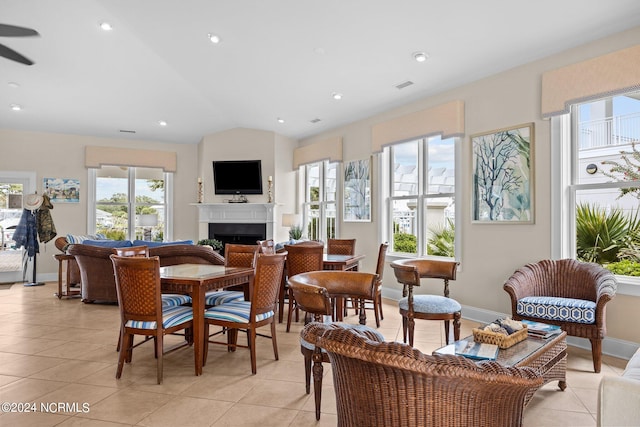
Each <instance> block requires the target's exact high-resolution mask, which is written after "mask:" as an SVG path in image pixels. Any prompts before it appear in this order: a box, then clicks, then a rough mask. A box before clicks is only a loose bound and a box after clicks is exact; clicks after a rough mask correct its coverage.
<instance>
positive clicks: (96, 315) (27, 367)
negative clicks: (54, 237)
mask: <svg viewBox="0 0 640 427" xmlns="http://www.w3.org/2000/svg"><path fill="white" fill-rule="evenodd" d="M56 288H57V286H55V285H54V284H53V283H47V284H46V285H45V286H40V287H24V286H22V285H21V284H16V285H13V286H12V287H11V288H10V289H6V290H0V324H1V325H2V327H1V328H0V402H14V403H17V404H24V403H31V404H33V403H35V404H36V406H37V407H38V409H40V403H45V404H49V405H50V408H51V412H50V413H43V412H40V411H38V412H36V413H1V414H0V425H2V426H39V427H41V426H54V425H55V426H117V425H136V426H222V425H239V426H252V425H255V426H261V427H265V426H270V425H273V426H286V425H292V426H314V425H321V426H323V425H327V426H333V425H336V408H335V399H334V396H333V388H332V380H331V373H330V368H329V367H328V366H326V367H325V373H326V374H327V375H326V376H325V381H324V384H323V396H322V417H321V419H320V421H319V422H316V420H315V415H314V400H313V395H307V394H305V392H304V367H303V362H302V355H301V354H300V346H299V341H298V337H299V331H300V329H301V325H300V324H296V325H294V326H293V328H292V331H291V332H290V333H286V332H285V328H284V324H280V325H278V335H277V337H278V348H279V352H280V360H279V361H275V360H274V358H273V351H272V348H271V343H270V342H269V340H267V339H264V338H262V339H261V338H258V340H259V343H258V346H257V351H258V373H257V375H251V368H250V362H249V352H248V351H247V350H244V349H239V350H238V351H236V352H235V353H228V352H227V351H226V349H225V348H224V347H223V346H215V345H211V347H210V350H209V360H208V363H207V365H206V366H205V367H204V373H203V375H202V376H199V377H196V376H195V375H194V374H193V353H192V351H191V350H190V349H189V348H184V349H181V350H178V351H176V352H174V353H171V354H169V355H167V356H165V358H164V382H163V384H162V385H157V384H156V371H155V369H156V364H155V361H154V359H153V349H152V345H150V344H145V345H144V346H141V347H138V348H137V349H135V350H134V355H133V363H131V364H130V365H126V366H125V368H124V371H123V374H122V378H121V379H120V380H116V379H115V371H116V363H117V353H116V351H115V347H116V343H117V334H118V323H119V317H118V316H119V314H118V307H117V306H115V305H100V304H93V305H90V304H83V303H82V302H80V300H79V299H63V300H58V299H57V298H56V297H54V296H53V294H54V292H55V291H56ZM384 313H385V316H386V317H385V319H384V321H383V322H382V325H381V327H380V332H381V333H382V334H384V336H385V337H386V338H387V340H398V339H401V335H399V334H401V331H400V323H401V322H400V317H399V315H398V312H397V308H396V306H395V304H394V302H393V301H385V305H384ZM368 315H369V317H370V319H369V324H373V319H372V316H371V313H370V312H368ZM347 321H349V322H353V323H356V322H357V316H355V315H353V314H352V315H351V316H349V317H348V318H347ZM417 326H418V330H417V332H416V343H415V344H416V347H418V348H419V349H420V350H422V351H423V352H426V353H431V351H432V350H434V349H435V348H438V347H440V346H441V344H442V340H443V337H442V334H443V333H442V329H443V328H442V326H441V322H429V321H418V322H417ZM474 326H476V324H475V323H474V322H470V321H463V324H462V334H463V336H466V335H468V334H470V332H471V328H472V327H474ZM172 339H173V337H172ZM625 363H626V362H625V361H624V360H621V359H616V358H612V357H606V356H605V358H604V364H603V367H602V373H601V374H595V373H593V372H592V364H591V357H590V353H589V352H587V351H585V350H582V349H576V348H570V350H569V361H568V372H567V382H568V388H567V389H566V390H565V391H564V392H560V391H557V389H556V388H557V387H556V383H551V384H548V385H546V386H545V387H543V388H542V389H540V390H539V391H538V392H537V393H536V395H535V396H534V398H533V400H532V401H531V403H530V405H529V406H528V407H527V408H526V410H525V416H524V425H525V426H564V427H567V426H594V425H595V424H596V421H595V420H596V402H597V387H598V384H599V381H600V378H601V377H602V376H603V375H619V374H620V373H621V372H622V370H623V368H624V365H625ZM58 403H61V404H66V405H67V410H66V411H65V408H64V407H61V408H60V410H56V409H57V408H58V407H57V406H52V405H51V404H55V405H57V404H58ZM73 404H77V406H78V407H77V408H74V407H73ZM83 405H86V406H83ZM85 409H86V410H85Z"/></svg>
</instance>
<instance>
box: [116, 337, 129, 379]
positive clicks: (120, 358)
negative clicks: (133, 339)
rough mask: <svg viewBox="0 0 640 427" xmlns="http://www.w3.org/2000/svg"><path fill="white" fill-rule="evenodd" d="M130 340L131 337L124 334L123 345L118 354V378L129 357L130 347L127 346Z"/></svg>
mask: <svg viewBox="0 0 640 427" xmlns="http://www.w3.org/2000/svg"><path fill="white" fill-rule="evenodd" d="M128 342H129V337H128V336H124V337H123V338H122V346H121V347H120V354H118V368H117V369H116V378H117V379H119V378H120V377H121V376H122V368H123V367H124V362H125V360H126V359H127V354H128V353H129V348H128V347H127V343H128Z"/></svg>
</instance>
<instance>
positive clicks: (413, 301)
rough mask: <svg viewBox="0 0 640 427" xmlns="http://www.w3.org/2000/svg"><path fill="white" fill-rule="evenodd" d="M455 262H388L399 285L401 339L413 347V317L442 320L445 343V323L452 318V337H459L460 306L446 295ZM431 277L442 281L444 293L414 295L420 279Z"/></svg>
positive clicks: (447, 325)
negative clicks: (401, 287) (400, 286)
mask: <svg viewBox="0 0 640 427" xmlns="http://www.w3.org/2000/svg"><path fill="white" fill-rule="evenodd" d="M458 264H459V263H458V262H455V261H439V260H433V259H404V260H399V261H394V262H392V263H391V268H393V272H394V274H395V276H396V279H397V280H398V282H399V283H401V284H402V285H403V290H402V296H403V298H402V299H400V301H398V306H399V308H400V315H401V316H402V338H403V341H404V342H405V343H406V342H407V335H408V336H409V345H411V346H413V332H414V326H415V320H414V319H424V320H442V321H444V335H445V337H444V338H445V342H446V343H447V344H449V322H450V321H453V339H454V340H456V341H457V340H459V339H460V318H461V316H462V306H461V305H460V303H458V301H456V300H454V299H453V298H449V280H456V270H457V268H458ZM422 278H433V279H442V280H443V281H444V296H440V295H414V294H413V291H414V289H413V288H414V287H415V286H420V279H422Z"/></svg>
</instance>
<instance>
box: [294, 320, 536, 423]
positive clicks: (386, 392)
mask: <svg viewBox="0 0 640 427" xmlns="http://www.w3.org/2000/svg"><path fill="white" fill-rule="evenodd" d="M302 337H303V338H304V339H305V340H306V341H308V342H310V343H314V344H315V345H316V346H317V347H321V348H322V349H324V350H326V351H327V353H328V355H329V359H330V361H331V371H332V372H333V387H334V390H335V394H336V407H337V411H338V426H341V427H350V426H368V427H375V426H403V427H414V426H415V427H418V426H420V427H424V426H434V427H448V426H451V427H453V426H456V427H459V426H492V427H513V426H520V425H522V415H523V410H524V401H525V397H526V396H527V394H528V393H533V392H534V391H535V390H536V389H537V388H539V387H540V386H541V385H542V383H543V381H544V380H543V378H542V377H541V376H540V375H539V374H538V373H537V372H536V370H535V369H533V368H513V367H510V368H506V367H503V366H501V365H500V364H498V363H497V362H488V361H485V362H479V363H477V364H476V363H474V362H472V361H470V360H467V359H465V358H464V357H461V356H454V355H437V356H429V355H426V354H423V353H422V352H420V351H419V350H417V349H415V348H413V347H411V346H409V345H406V344H402V343H397V342H375V341H373V340H370V339H368V338H367V337H366V335H365V334H363V332H362V331H358V330H353V329H348V328H344V327H343V326H341V325H340V324H335V323H334V324H328V325H327V324H322V323H310V324H308V325H306V326H305V327H304V329H303V331H302Z"/></svg>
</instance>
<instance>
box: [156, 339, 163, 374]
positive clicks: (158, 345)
mask: <svg viewBox="0 0 640 427" xmlns="http://www.w3.org/2000/svg"><path fill="white" fill-rule="evenodd" d="M162 338H163V337H162V335H159V336H157V337H156V340H155V344H156V353H157V354H158V361H157V366H158V368H157V369H158V384H162V368H163V366H162V350H163V345H162Z"/></svg>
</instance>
